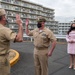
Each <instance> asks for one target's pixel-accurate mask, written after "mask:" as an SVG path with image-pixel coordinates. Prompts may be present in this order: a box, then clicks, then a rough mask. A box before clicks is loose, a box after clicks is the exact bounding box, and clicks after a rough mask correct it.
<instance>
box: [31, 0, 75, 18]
mask: <svg viewBox="0 0 75 75" xmlns="http://www.w3.org/2000/svg"><path fill="white" fill-rule="evenodd" d="M30 1H33V2H35V3H38V4H41V5H43V6H46V7H49V8H52V9H55V16H56V17H63V18H65V19H66V18H70V19H73V18H74V17H75V0H30ZM71 17H72V18H71Z"/></svg>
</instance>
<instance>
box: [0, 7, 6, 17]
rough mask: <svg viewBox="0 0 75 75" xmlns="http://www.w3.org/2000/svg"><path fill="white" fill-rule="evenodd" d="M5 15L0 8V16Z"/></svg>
mask: <svg viewBox="0 0 75 75" xmlns="http://www.w3.org/2000/svg"><path fill="white" fill-rule="evenodd" d="M5 14H6V12H5V10H4V9H3V8H0V16H2V15H5Z"/></svg>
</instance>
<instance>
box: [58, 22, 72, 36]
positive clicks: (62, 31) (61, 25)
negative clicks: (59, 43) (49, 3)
mask: <svg viewBox="0 0 75 75" xmlns="http://www.w3.org/2000/svg"><path fill="white" fill-rule="evenodd" d="M70 25H71V23H59V24H58V27H59V28H58V34H59V35H66V34H67V31H68V30H69V28H70Z"/></svg>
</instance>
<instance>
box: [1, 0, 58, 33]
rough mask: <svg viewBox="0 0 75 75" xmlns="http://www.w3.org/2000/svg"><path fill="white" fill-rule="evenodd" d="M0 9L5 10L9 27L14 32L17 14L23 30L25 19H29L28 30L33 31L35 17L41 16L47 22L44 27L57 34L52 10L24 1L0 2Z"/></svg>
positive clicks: (56, 25) (5, 0) (35, 22)
mask: <svg viewBox="0 0 75 75" xmlns="http://www.w3.org/2000/svg"><path fill="white" fill-rule="evenodd" d="M0 8H4V9H5V10H6V12H7V17H8V20H9V27H10V28H11V29H13V30H15V31H17V29H18V27H17V25H16V23H15V15H16V13H19V14H20V16H21V18H22V20H23V26H24V29H25V20H26V18H29V23H30V24H29V28H30V29H34V28H36V24H37V21H36V18H37V16H43V17H45V18H46V20H47V22H46V27H48V28H50V29H51V30H52V31H53V32H54V33H55V34H58V22H57V21H55V19H54V18H55V16H54V14H55V13H54V9H51V8H47V7H44V6H42V5H39V4H36V3H33V2H30V1H26V0H0Z"/></svg>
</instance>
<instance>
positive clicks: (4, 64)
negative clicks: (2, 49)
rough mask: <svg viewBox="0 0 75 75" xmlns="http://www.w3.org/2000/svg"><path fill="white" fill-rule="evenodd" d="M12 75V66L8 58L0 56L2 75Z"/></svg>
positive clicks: (0, 71)
mask: <svg viewBox="0 0 75 75" xmlns="http://www.w3.org/2000/svg"><path fill="white" fill-rule="evenodd" d="M9 74H10V64H9V61H8V59H7V57H6V56H0V75H9Z"/></svg>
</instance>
